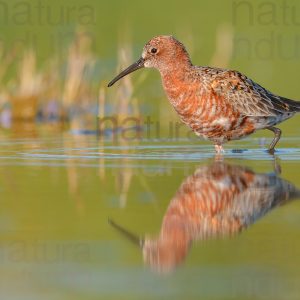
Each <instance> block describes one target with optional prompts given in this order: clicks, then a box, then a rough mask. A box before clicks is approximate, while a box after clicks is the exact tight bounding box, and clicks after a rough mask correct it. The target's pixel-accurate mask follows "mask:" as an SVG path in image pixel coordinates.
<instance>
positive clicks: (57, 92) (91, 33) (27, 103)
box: [0, 0, 300, 131]
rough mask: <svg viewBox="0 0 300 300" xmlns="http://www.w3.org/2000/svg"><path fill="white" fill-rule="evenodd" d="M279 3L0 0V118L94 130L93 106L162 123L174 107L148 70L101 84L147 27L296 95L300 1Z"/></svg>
mask: <svg viewBox="0 0 300 300" xmlns="http://www.w3.org/2000/svg"><path fill="white" fill-rule="evenodd" d="M282 11H283V8H282V5H280V3H278V2H276V1H274V2H266V1H262V0H256V1H238V0H232V1H229V0H225V1H218V2H212V1H201V2H199V1H194V0H187V1H185V2H184V3H183V2H180V1H175V2H173V1H169V0H167V1H164V2H160V1H157V0H154V1H151V2H149V3H147V7H146V8H145V7H144V4H143V3H142V2H141V1H137V0H132V1H130V2H129V3H126V4H125V3H124V2H122V1H113V2H105V1H98V2H95V1H92V0H87V1H84V2H83V1H80V0H73V1H70V0H68V1H64V2H63V3H59V2H51V1H48V0H44V1H42V2H41V1H17V0H12V1H2V2H1V3H0V23H1V30H0V62H1V63H0V123H1V124H2V125H3V126H4V127H5V126H6V127H9V126H10V125H8V124H7V123H9V122H10V121H11V120H18V119H19V120H20V119H22V120H24V119H25V120H34V121H36V120H39V121H49V120H50V121H52V122H53V121H61V120H67V121H69V124H70V126H71V128H72V129H74V130H75V131H76V130H96V129H97V123H98V121H97V116H98V115H100V116H102V117H103V116H111V115H114V116H117V117H118V118H119V117H120V116H121V117H122V116H123V117H124V116H128V115H129V116H135V117H138V118H143V117H145V116H152V117H153V118H154V119H155V120H162V126H163V127H164V126H165V127H167V124H168V122H169V121H170V120H171V121H172V120H177V117H176V115H175V113H174V112H173V111H172V109H171V108H170V107H169V106H168V103H167V101H166V100H165V99H164V98H165V96H164V94H163V91H162V88H161V86H160V83H159V75H158V74H157V73H156V72H154V71H150V70H143V71H139V72H137V73H136V74H134V75H131V76H128V77H127V78H124V79H123V80H122V81H120V82H119V83H118V84H117V85H116V86H114V87H113V88H112V89H110V90H107V89H106V84H107V82H108V81H109V80H110V79H111V78H112V77H113V76H114V75H115V74H116V73H117V72H118V71H119V70H120V69H121V68H123V67H126V66H127V65H128V64H130V63H132V62H133V61H135V60H136V58H138V56H139V55H140V51H141V49H142V47H143V45H144V44H145V42H147V41H148V40H149V39H150V38H151V37H152V36H155V35H157V34H173V35H175V36H176V37H177V38H178V39H180V40H181V41H182V42H183V43H184V44H185V45H186V46H187V49H188V50H189V52H190V53H191V56H192V60H193V62H194V63H195V64H199V65H213V66H219V67H227V68H233V69H238V70H240V71H241V72H243V73H245V74H246V75H248V76H250V77H251V78H253V79H254V80H255V81H257V82H259V83H260V84H262V85H264V86H265V87H267V88H268V89H270V90H272V91H274V92H276V93H279V94H282V95H285V96H287V97H290V98H294V99H297V98H298V97H299V91H298V89H297V84H298V82H297V81H298V78H297V70H298V68H299V67H300V43H299V42H298V40H300V35H299V34H298V31H299V30H297V29H298V27H299V26H298V27H297V16H300V4H299V3H298V2H297V1H293V0H291V1H289V4H288V8H287V9H285V12H284V13H283V12H282ZM294 15H295V18H294V17H293V16H294ZM286 19H287V20H288V21H287V20H286ZM287 22H288V23H287ZM283 74H287V75H283ZM289 124H290V125H283V128H290V129H292V130H293V128H294V126H293V124H295V121H289ZM98 129H99V128H98Z"/></svg>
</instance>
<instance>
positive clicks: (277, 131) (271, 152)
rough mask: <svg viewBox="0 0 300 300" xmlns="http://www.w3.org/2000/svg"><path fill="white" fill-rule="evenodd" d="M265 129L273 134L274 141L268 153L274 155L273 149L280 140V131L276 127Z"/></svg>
mask: <svg viewBox="0 0 300 300" xmlns="http://www.w3.org/2000/svg"><path fill="white" fill-rule="evenodd" d="M267 129H269V130H271V131H273V132H274V139H273V141H272V143H271V144H270V146H269V153H270V154H274V151H275V149H274V148H275V146H276V144H277V142H278V141H279V140H280V136H281V130H280V129H279V128H276V127H267Z"/></svg>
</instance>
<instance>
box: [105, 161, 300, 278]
mask: <svg viewBox="0 0 300 300" xmlns="http://www.w3.org/2000/svg"><path fill="white" fill-rule="evenodd" d="M296 197H300V191H299V190H297V189H296V188H295V186H294V185H292V184H291V183H289V182H287V181H285V180H283V179H281V178H279V177H278V176H277V175H276V174H257V173H254V172H253V171H252V170H250V169H248V168H246V167H243V166H234V165H230V164H226V163H223V162H216V163H214V164H212V165H209V166H204V167H200V168H198V169H197V170H196V171H195V173H194V174H193V175H191V176H189V177H187V178H186V180H185V181H184V182H183V183H182V185H181V186H180V188H179V190H178V191H177V193H176V195H175V196H174V198H173V199H172V200H171V202H170V204H169V207H168V209H167V212H166V214H165V216H164V219H163V222H162V226H161V230H160V233H159V235H158V237H157V238H148V237H146V238H145V239H138V238H137V237H136V236H135V235H133V234H132V233H129V232H128V231H127V230H125V229H124V228H121V227H120V226H119V225H117V224H115V223H113V222H111V224H112V225H113V226H114V227H116V228H117V229H119V230H120V231H121V232H123V233H125V234H126V235H127V236H128V237H130V239H131V240H133V241H135V242H137V243H139V244H140V246H141V247H142V250H143V257H144V261H145V263H146V264H147V265H149V266H150V267H151V268H153V269H154V270H156V271H159V272H170V271H172V270H173V269H174V268H175V267H176V266H177V265H179V264H180V263H181V262H182V261H183V260H184V258H185V257H186V255H187V253H188V250H189V247H190V245H191V243H192V242H193V241H194V240H205V239H209V238H216V237H223V236H230V235H234V234H236V233H238V232H240V231H241V230H242V229H244V228H246V227H248V226H249V225H251V224H252V223H254V222H255V221H256V220H258V219H259V218H260V217H262V216H264V215H265V214H266V213H267V212H268V211H270V210H271V209H272V208H274V207H276V206H278V205H281V204H283V203H285V202H286V201H288V200H289V199H292V198H296Z"/></svg>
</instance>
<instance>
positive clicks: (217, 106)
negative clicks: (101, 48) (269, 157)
mask: <svg viewBox="0 0 300 300" xmlns="http://www.w3.org/2000/svg"><path fill="white" fill-rule="evenodd" d="M143 67H146V68H156V69H158V71H159V72H160V75H161V78H162V83H163V87H164V90H165V92H166V94H167V97H168V99H169V100H170V102H171V104H172V105H173V107H174V108H175V110H176V112H177V113H178V115H179V116H180V118H181V120H182V121H183V122H184V123H185V124H186V125H188V126H189V127H190V128H191V129H192V130H193V131H194V132H195V134H196V135H198V136H201V137H203V138H205V139H208V140H210V141H212V142H213V143H214V145H215V150H216V152H217V153H221V152H223V151H224V150H223V146H222V145H223V144H224V143H226V142H228V141H230V140H238V139H241V138H243V137H246V136H248V135H250V134H252V133H254V132H255V131H256V130H259V129H269V130H271V131H272V132H274V139H273V141H272V143H271V144H270V146H269V152H270V153H274V148H275V146H276V144H277V142H278V141H279V139H280V136H281V130H280V129H279V128H277V127H274V126H275V125H276V124H278V123H280V122H282V121H284V120H286V119H289V118H290V117H292V116H293V115H294V114H295V113H296V112H299V111H300V102H297V101H293V100H290V99H287V98H284V97H281V96H278V95H275V94H273V93H271V92H270V91H268V90H266V89H265V88H263V87H262V86H260V85H259V84H257V83H255V82H254V81H252V80H251V79H249V78H248V77H246V76H245V75H243V74H241V73H240V72H238V71H233V70H226V69H220V68H213V67H206V66H194V65H193V64H192V62H191V60H190V57H189V54H188V52H187V51H186V49H185V47H184V45H183V44H182V43H180V42H179V41H177V40H176V39H175V38H174V37H172V36H157V37H154V38H152V39H151V40H150V41H149V42H148V43H147V44H146V45H145V46H144V49H143V52H142V56H141V58H140V59H139V60H138V61H137V62H135V63H134V64H132V65H131V66H129V67H128V68H127V69H125V70H124V71H122V72H121V73H120V74H119V75H118V76H116V77H115V78H114V79H113V80H112V81H111V82H110V83H109V84H108V86H109V87H110V86H112V85H113V84H114V83H115V82H116V81H118V80H119V79H121V78H122V77H124V76H125V75H127V74H129V73H131V72H133V71H135V70H138V69H140V68H143Z"/></svg>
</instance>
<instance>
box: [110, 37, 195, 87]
mask: <svg viewBox="0 0 300 300" xmlns="http://www.w3.org/2000/svg"><path fill="white" fill-rule="evenodd" d="M186 66H188V67H189V66H191V60H190V57H189V55H188V53H187V51H186V49H185V47H184V45H183V44H182V43H180V42H179V41H177V40H176V39H175V38H174V37H173V36H169V35H159V36H156V37H154V38H152V39H151V40H150V41H149V42H148V43H147V44H146V45H145V46H144V48H143V52H142V56H141V57H140V59H138V60H137V61H136V62H135V63H133V64H132V65H130V66H129V67H128V68H127V69H125V70H124V71H122V72H121V73H120V74H119V75H118V76H116V77H115V78H114V79H113V80H112V81H111V82H110V83H109V84H108V86H109V87H110V86H112V85H113V84H114V83H115V82H116V81H118V80H119V79H121V78H122V77H124V76H126V75H128V74H129V73H132V72H134V71H136V70H138V69H141V68H144V67H145V68H156V69H158V70H159V71H160V72H161V73H165V72H168V71H171V69H173V70H174V69H177V68H181V69H183V68H184V67H186Z"/></svg>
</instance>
